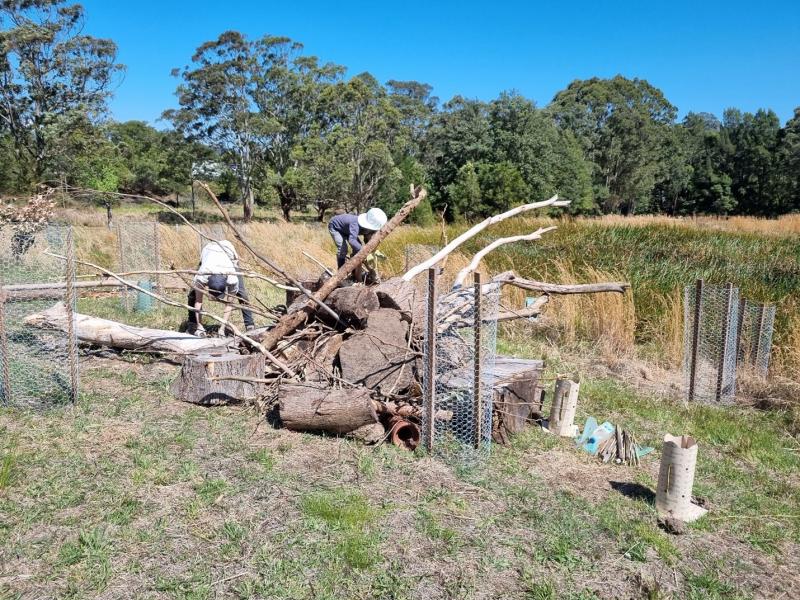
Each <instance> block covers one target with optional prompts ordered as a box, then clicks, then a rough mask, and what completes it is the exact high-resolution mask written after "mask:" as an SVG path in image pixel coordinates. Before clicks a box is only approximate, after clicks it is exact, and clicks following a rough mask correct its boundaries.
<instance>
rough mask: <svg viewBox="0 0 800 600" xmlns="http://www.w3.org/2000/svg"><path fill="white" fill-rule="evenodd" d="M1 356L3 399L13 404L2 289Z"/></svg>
mask: <svg viewBox="0 0 800 600" xmlns="http://www.w3.org/2000/svg"><path fill="white" fill-rule="evenodd" d="M0 354H2V356H3V365H2V369H3V397H2V401H3V403H4V404H11V369H10V368H9V356H8V335H7V332H6V293H5V291H4V290H3V289H0Z"/></svg>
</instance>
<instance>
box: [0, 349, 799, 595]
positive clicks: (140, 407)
mask: <svg viewBox="0 0 800 600" xmlns="http://www.w3.org/2000/svg"><path fill="white" fill-rule="evenodd" d="M577 368H580V366H577ZM175 372H176V367H175V366H173V365H167V364H164V363H150V364H143V363H125V362H121V361H120V360H117V359H103V358H88V359H86V361H85V365H84V388H85V390H87V392H86V394H85V395H84V397H83V398H82V399H81V403H80V404H79V405H78V406H76V407H74V408H71V409H58V410H54V411H50V412H46V413H41V414H37V413H22V412H18V411H13V410H5V411H3V412H2V413H0V433H1V434H2V435H1V436H0V439H2V444H3V446H2V448H3V451H4V456H13V459H11V461H10V464H11V467H10V468H9V469H8V472H9V473H10V475H9V476H8V480H7V482H6V483H5V484H4V485H3V487H2V488H0V540H2V545H1V546H0V548H2V549H0V590H1V592H0V597H2V598H6V597H7V598H17V597H20V598H44V597H92V598H161V597H165V598H567V597H569V598H595V597H598V598H639V597H643V598H667V597H673V598H748V597H757V598H762V597H763V598H780V597H784V598H791V597H797V596H796V591H797V590H798V589H800V551H799V550H800V548H799V547H798V542H800V532H799V531H798V523H797V520H798V519H797V517H798V516H799V515H800V512H798V506H800V492H799V491H798V489H799V488H798V482H797V480H796V478H794V480H792V475H791V474H792V473H796V472H797V467H798V453H797V450H796V449H795V450H792V449H791V446H790V445H789V444H790V442H789V440H788V439H786V438H785V437H783V434H782V431H781V428H782V427H783V422H782V421H780V420H779V419H778V418H777V417H774V416H771V415H768V414H765V413H759V412H756V411H754V410H753V409H741V411H739V410H738V409H737V410H736V411H726V412H724V413H719V414H718V413H717V412H716V409H714V410H711V409H707V408H704V407H701V408H699V409H696V410H695V409H691V408H689V409H686V408H684V407H682V406H681V405H680V404H671V403H670V402H669V401H667V400H664V399H663V397H658V399H653V398H649V397H648V396H647V395H645V394H643V393H642V392H640V391H633V390H634V388H632V387H631V386H630V385H627V384H624V383H620V381H619V379H617V378H613V377H610V376H608V377H603V376H600V375H598V374H597V373H596V372H593V374H592V375H588V374H587V375H586V379H585V381H584V382H582V389H583V390H584V391H583V400H582V406H581V415H580V417H581V418H584V417H585V416H586V415H588V414H595V415H596V416H597V417H598V418H600V417H602V418H609V419H612V420H615V419H618V418H619V419H625V420H626V426H632V427H635V428H636V430H637V433H638V434H639V437H640V438H641V439H642V441H644V442H645V443H654V444H655V442H656V441H657V440H658V438H659V436H661V435H663V432H664V431H666V430H670V431H673V432H676V433H677V431H678V429H676V428H677V427H685V428H687V429H690V430H693V431H694V432H695V433H696V434H697V435H698V436H699V437H700V439H701V452H702V459H701V465H700V466H699V467H698V478H697V480H698V482H697V484H696V493H698V494H700V495H703V496H705V497H707V498H708V500H709V502H710V504H711V507H712V510H711V513H710V514H709V516H708V517H706V518H705V519H703V520H701V521H700V522H699V523H698V524H696V525H693V526H691V527H690V529H689V531H688V533H686V534H685V535H682V536H673V535H669V534H666V533H664V532H663V531H661V530H660V529H659V528H658V527H657V525H656V515H655V509H654V507H653V497H652V494H653V489H654V481H655V478H656V477H657V470H658V455H657V453H655V455H651V456H650V457H648V458H647V459H645V460H644V461H643V463H642V466H641V467H640V468H628V467H618V466H613V465H600V464H598V463H597V462H596V460H594V459H593V458H591V457H590V456H588V455H586V454H583V453H581V452H579V451H578V450H576V449H575V447H574V445H573V444H572V442H571V441H569V440H560V439H556V438H553V437H552V436H549V435H548V434H545V433H543V432H541V431H540V430H538V429H536V428H533V427H532V428H531V429H530V430H529V431H527V432H525V433H523V434H521V435H520V436H518V437H517V438H516V439H515V440H514V442H513V444H512V445H511V446H508V447H499V446H495V447H494V449H493V452H492V455H491V457H490V458H489V459H488V461H487V462H486V463H484V464H481V465H478V466H471V467H468V466H464V465H448V464H445V463H443V462H442V461H440V460H438V459H435V458H431V457H427V456H423V455H414V454H411V453H408V452H405V451H402V450H399V449H395V448H392V447H386V446H382V447H378V448H367V447H363V446H359V445H357V444H355V443H353V442H349V441H346V440H342V439H334V438H325V437H320V436H313V435H303V434H296V433H292V432H289V431H284V430H275V429H272V428H271V427H269V426H268V425H267V424H266V422H265V421H264V420H263V418H262V417H261V416H260V415H259V414H258V412H257V411H256V410H255V409H254V408H248V407H242V406H239V407H217V408H211V409H205V408H199V407H196V406H191V405H186V404H182V403H179V402H176V401H174V400H173V399H171V398H170V397H169V395H168V393H167V386H168V383H169V381H170V380H171V379H172V378H173V377H174V375H175ZM622 379H626V378H625V377H623V378H622ZM642 379H644V380H645V381H648V380H649V378H647V377H643V378H642ZM653 380H658V381H660V382H662V383H663V378H661V377H660V376H653ZM667 385H668V384H667ZM747 427H750V430H749V431H748V429H747ZM784 447H786V448H789V449H788V450H783V449H782V448H784Z"/></svg>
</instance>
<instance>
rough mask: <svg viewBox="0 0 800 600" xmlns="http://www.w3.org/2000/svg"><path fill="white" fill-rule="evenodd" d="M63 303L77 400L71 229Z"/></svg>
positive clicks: (73, 397)
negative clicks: (65, 308)
mask: <svg viewBox="0 0 800 600" xmlns="http://www.w3.org/2000/svg"><path fill="white" fill-rule="evenodd" d="M64 278H65V281H64V286H65V292H66V293H65V294H64V302H65V304H66V306H67V356H68V360H69V379H70V388H71V389H70V400H71V401H72V403H73V404H75V402H77V400H78V340H77V339H76V331H75V302H76V298H75V244H74V241H73V238H72V227H69V228H68V229H67V263H66V267H65V269H64Z"/></svg>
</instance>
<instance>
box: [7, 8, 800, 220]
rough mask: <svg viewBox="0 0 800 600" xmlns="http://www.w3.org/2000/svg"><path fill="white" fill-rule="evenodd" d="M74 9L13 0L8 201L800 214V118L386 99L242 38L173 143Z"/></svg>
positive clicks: (202, 90) (415, 92)
mask: <svg viewBox="0 0 800 600" xmlns="http://www.w3.org/2000/svg"><path fill="white" fill-rule="evenodd" d="M83 19H84V12H83V9H82V8H81V7H80V6H79V5H75V4H69V3H68V2H64V1H63V0H25V1H24V2H23V1H20V0H16V1H15V0H2V1H0V26H2V30H0V192H2V193H6V194H13V193H25V192H28V191H31V190H32V189H33V188H34V187H35V186H36V184H38V183H41V182H49V183H57V184H61V185H64V186H66V185H74V186H78V187H88V188H92V189H96V190H98V191H100V192H106V193H107V192H129V193H140V194H159V195H167V194H175V193H186V192H187V190H188V189H189V186H190V184H191V181H192V178H193V177H194V178H214V179H215V180H216V182H217V185H218V186H219V187H220V188H221V189H222V190H223V191H224V193H226V194H227V195H228V196H229V197H231V198H235V199H237V200H241V201H242V203H243V206H244V214H245V217H248V218H249V216H251V215H252V211H253V206H254V205H255V204H256V203H262V204H270V205H275V206H278V207H280V209H281V210H282V212H283V214H284V215H285V216H286V217H287V218H289V217H290V216H291V214H292V212H293V211H296V210H301V209H307V208H308V207H313V208H315V209H316V210H317V214H318V215H319V217H320V219H322V218H324V216H325V213H326V211H330V210H333V209H342V208H343V209H346V210H353V209H363V208H364V207H366V206H368V205H372V204H377V205H380V206H382V207H384V208H386V209H388V210H392V209H394V208H395V207H396V206H398V205H399V204H400V203H401V202H403V201H404V200H405V199H406V197H407V194H408V184H409V183H410V182H415V183H419V182H425V183H426V184H427V185H428V187H429V189H430V204H428V205H426V206H424V207H423V208H422V210H420V211H418V215H417V219H418V220H423V221H424V220H429V219H432V218H433V215H434V211H436V212H442V211H444V213H445V214H446V216H447V218H448V219H473V218H477V217H481V216H484V215H487V214H489V213H494V212H497V211H498V210H502V209H505V208H508V207H510V206H512V205H514V204H518V203H520V202H524V201H528V200H532V199H536V200H538V199H544V198H547V197H549V196H551V195H552V194H555V193H558V194H559V195H560V196H562V197H564V198H567V199H570V200H572V201H573V203H572V207H571V211H572V212H573V213H576V214H601V213H623V214H631V213H642V212H653V213H666V214H670V215H685V214H696V213H706V214H721V215H726V214H748V215H762V216H773V215H778V214H783V213H787V212H792V211H798V210H800V108H797V109H795V112H794V117H793V118H792V119H790V120H789V121H788V122H787V123H786V124H785V126H783V127H781V124H780V120H779V119H778V117H777V116H776V115H775V113H774V112H773V111H771V110H768V109H764V110H759V111H757V112H756V113H755V114H751V113H743V112H741V111H739V110H737V109H728V110H726V111H725V113H724V114H723V116H722V120H720V119H718V118H717V117H715V116H714V115H711V114H708V113H689V114H688V115H687V116H686V117H685V118H684V119H683V120H682V121H680V122H678V121H677V120H676V115H677V109H676V107H675V106H673V105H672V104H671V103H670V102H669V101H668V100H667V99H666V98H665V96H664V94H663V93H662V92H661V90H659V89H658V88H655V87H653V86H652V85H650V84H649V83H648V82H647V81H645V80H642V79H633V80H631V79H626V78H624V77H621V76H617V77H614V78H612V79H597V78H593V79H589V80H576V81H574V82H573V83H571V84H570V85H569V86H568V87H567V88H566V89H565V90H562V91H560V92H558V93H557V94H556V95H555V97H554V98H553V100H552V101H551V102H550V104H548V105H547V106H546V107H543V108H539V107H537V106H536V105H535V104H534V102H533V101H531V100H529V99H527V98H524V97H523V96H521V95H519V94H517V93H514V92H508V93H503V94H501V95H500V96H499V97H498V98H497V99H495V100H492V101H491V102H481V101H478V100H471V99H467V98H463V97H461V96H456V97H454V98H452V99H451V100H449V101H447V102H444V103H441V102H440V101H439V99H438V98H436V97H434V96H433V95H432V88H431V86H429V85H427V84H424V83H419V82H416V81H393V80H390V81H388V82H386V83H385V84H382V83H381V82H379V81H378V80H376V79H375V78H374V77H373V76H372V75H370V74H369V73H362V74H360V75H356V76H353V77H348V76H347V75H346V69H345V68H344V67H342V66H339V65H334V64H331V63H323V62H321V61H320V60H318V59H317V58H316V57H314V56H309V55H307V54H305V53H304V52H303V47H302V45H301V44H299V43H297V42H294V41H292V40H290V39H288V38H285V37H275V36H265V37H262V38H259V39H248V38H247V37H245V36H244V35H243V34H241V33H238V32H235V31H228V32H225V33H223V34H221V35H220V36H219V38H218V39H216V40H212V41H209V42H206V43H205V44H203V45H201V46H200V47H199V48H197V50H196V52H195V53H194V54H193V55H192V56H191V57H188V58H190V61H189V66H187V67H184V68H182V69H176V70H175V71H174V75H175V76H176V77H177V78H178V80H179V83H178V85H177V90H176V95H177V97H178V106H179V107H178V108H177V109H171V110H167V111H166V112H164V115H163V116H164V118H165V121H166V122H168V123H170V124H171V126H172V127H171V129H169V130H165V131H161V130H157V129H155V128H153V127H151V126H149V125H147V124H145V123H142V122H137V121H130V122H126V123H117V122H114V121H113V120H111V119H110V116H109V112H108V106H107V102H108V99H109V97H110V95H111V93H112V92H113V90H114V88H115V87H116V85H117V84H118V82H119V79H120V78H121V76H122V73H123V71H124V67H123V66H122V65H120V64H118V63H117V47H116V45H115V43H114V42H113V41H112V40H107V39H98V38H94V37H91V36H87V35H85V34H84V33H83V27H82V26H83Z"/></svg>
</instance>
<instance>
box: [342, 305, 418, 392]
mask: <svg viewBox="0 0 800 600" xmlns="http://www.w3.org/2000/svg"><path fill="white" fill-rule="evenodd" d="M407 340H408V323H406V322H405V321H404V320H403V317H402V314H401V313H400V311H397V310H392V309H390V308H381V309H378V310H376V311H374V312H372V313H370V315H369V318H368V319H367V327H366V329H364V330H363V331H358V332H356V333H355V334H353V335H351V336H350V337H349V338H348V339H347V340H346V341H345V342H344V344H342V347H341V349H340V350H339V364H340V365H341V367H342V377H343V378H344V379H346V380H347V381H350V382H351V383H356V384H363V385H365V386H367V387H368V388H370V389H372V390H380V391H381V392H382V393H384V394H390V393H395V392H399V391H401V390H405V389H408V388H409V387H410V386H411V384H412V383H413V381H414V373H413V371H414V368H413V365H414V360H415V358H416V355H415V354H414V353H412V352H410V351H409V350H408V347H407V344H408V341H407Z"/></svg>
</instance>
